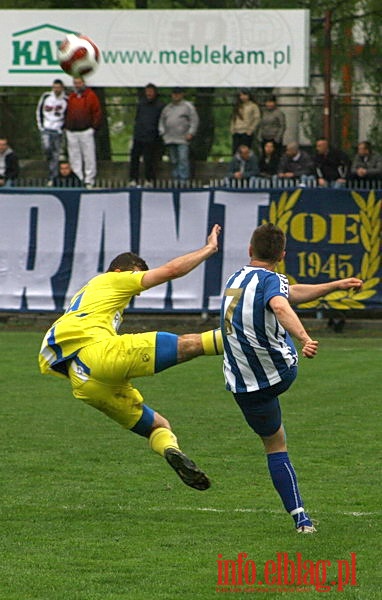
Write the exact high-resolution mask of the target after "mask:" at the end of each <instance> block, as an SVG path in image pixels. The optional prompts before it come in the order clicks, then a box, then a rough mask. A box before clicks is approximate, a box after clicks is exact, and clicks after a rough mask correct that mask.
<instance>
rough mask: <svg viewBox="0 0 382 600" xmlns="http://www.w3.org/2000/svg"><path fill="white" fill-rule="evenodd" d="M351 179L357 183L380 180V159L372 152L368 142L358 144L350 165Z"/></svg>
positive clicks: (381, 169)
mask: <svg viewBox="0 0 382 600" xmlns="http://www.w3.org/2000/svg"><path fill="white" fill-rule="evenodd" d="M351 178H352V179H355V180H358V181H365V180H368V181H370V179H378V178H382V157H381V156H380V155H379V154H377V153H376V152H374V151H373V149H372V146H371V144H370V142H360V143H359V144H358V153H357V154H356V155H355V157H354V158H353V162H352V165H351Z"/></svg>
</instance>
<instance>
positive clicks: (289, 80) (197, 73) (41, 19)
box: [0, 10, 309, 87]
mask: <svg viewBox="0 0 382 600" xmlns="http://www.w3.org/2000/svg"><path fill="white" fill-rule="evenodd" d="M0 31H1V36H0V40H1V41H0V55H1V63H0V85H2V86H49V85H51V83H52V80H53V78H55V77H57V76H59V75H60V76H62V77H63V78H64V79H65V83H69V82H70V80H69V78H68V76H66V75H64V74H63V72H62V71H61V69H60V67H59V65H58V63H57V59H56V50H57V45H59V44H60V42H61V41H62V40H63V39H64V37H65V36H66V35H67V34H68V33H83V34H85V35H87V36H89V37H90V38H91V39H93V40H94V42H95V43H96V44H97V45H98V46H99V48H100V50H101V64H100V67H99V69H98V71H97V72H96V73H95V74H94V75H93V76H92V78H91V84H92V85H93V86H110V87H132V86H144V85H146V84H147V83H148V82H153V83H155V84H156V85H158V86H162V87H171V86H174V85H182V86H187V87H190V86H199V87H203V86H204V87H205V86H207V87H211V86H213V87H237V86H245V87H251V86H256V87H285V86H289V87H300V86H307V85H308V83H309V82H308V73H309V63H308V57H309V11H306V10H1V11H0Z"/></svg>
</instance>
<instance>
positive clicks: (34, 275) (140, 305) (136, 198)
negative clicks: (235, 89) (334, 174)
mask: <svg viewBox="0 0 382 600" xmlns="http://www.w3.org/2000/svg"><path fill="white" fill-rule="evenodd" d="M381 198H382V191H378V192H374V191H372V192H365V193H362V194H360V193H357V192H350V191H346V190H331V191H328V190H320V189H316V190H314V189H313V190H311V189H304V190H302V189H297V190H288V191H277V190H272V191H269V190H267V191H250V190H248V191H230V190H224V189H208V190H193V191H188V190H184V191H182V190H178V191H174V190H163V191H162V190H161V191H155V190H150V191H143V190H113V191H103V190H101V191H92V192H88V191H82V190H49V191H44V190H36V191H31V190H28V191H26V190H25V191H23V190H17V189H14V190H12V191H8V190H7V191H6V190H2V191H1V192H0V310H3V311H13V310H15V311H20V310H21V311H27V310H30V311H62V310H63V309H64V308H65V307H67V306H68V304H69V300H70V298H71V297H72V295H73V294H74V293H75V292H76V291H77V290H78V289H79V288H80V287H82V285H83V284H84V283H86V281H88V280H89V279H90V278H91V277H93V276H95V275H96V274H97V273H100V272H103V271H105V270H106V269H107V267H108V265H109V263H110V261H111V260H112V259H113V258H114V257H115V256H116V255H117V254H120V253H121V252H125V251H130V250H131V251H133V252H136V253H137V254H139V255H141V256H142V257H143V258H144V259H145V260H146V262H147V263H148V265H149V267H156V266H158V265H160V264H163V263H164V262H166V261H168V260H170V259H171V258H174V257H175V256H178V255H180V254H184V253H186V252H189V251H190V250H194V249H196V248H199V247H201V246H203V245H204V243H205V240H206V237H207V234H208V231H209V229H210V227H211V226H212V225H213V224H214V223H220V224H221V225H222V228H223V230H222V235H221V239H220V251H219V253H218V254H216V255H214V256H213V257H212V258H210V259H209V260H208V261H207V262H206V263H204V264H203V265H201V266H200V267H199V268H197V269H195V270H194V271H192V272H191V273H190V274H188V275H187V276H186V277H184V278H181V279H178V280H175V281H173V282H171V284H168V285H162V286H159V287H157V288H153V289H150V290H148V291H147V292H145V293H144V294H142V295H141V296H139V297H136V298H135V300H134V303H133V305H132V306H131V310H134V311H138V312H144V311H169V312H173V311H179V312H194V311H197V312H201V311H217V310H219V307H220V301H221V294H222V290H223V287H224V284H225V281H226V280H227V278H228V277H229V275H230V274H231V273H233V272H234V271H236V270H237V269H238V268H240V267H241V266H242V265H244V264H246V263H247V262H248V246H249V239H250V237H251V234H252V231H253V229H254V228H255V227H257V225H259V224H261V223H262V222H264V221H269V220H270V221H271V222H273V223H275V224H277V225H279V226H280V227H281V228H282V229H283V230H285V231H286V233H287V253H286V258H285V261H283V263H282V264H280V265H279V270H280V272H284V273H286V274H287V275H288V277H289V280H290V282H291V283H295V282H299V283H321V282H326V281H331V280H334V279H339V278H345V277H351V276H357V277H361V278H362V279H363V280H364V286H363V289H362V290H361V291H359V292H356V293H354V292H353V291H337V292H334V293H332V294H329V295H328V296H327V297H326V298H325V299H324V300H323V301H321V300H319V301H314V302H311V303H308V304H305V305H300V307H299V308H304V309H305V308H312V309H317V308H318V307H320V306H324V307H328V308H333V309H340V310H347V309H352V308H354V309H365V308H377V307H379V308H381V307H382V284H381V270H380V226H381Z"/></svg>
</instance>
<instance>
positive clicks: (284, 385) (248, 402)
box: [234, 367, 297, 437]
mask: <svg viewBox="0 0 382 600" xmlns="http://www.w3.org/2000/svg"><path fill="white" fill-rule="evenodd" d="M296 376H297V367H292V368H291V369H290V370H289V373H288V374H287V376H286V377H284V378H283V380H282V381H280V382H279V383H276V384H275V385H271V386H270V387H268V388H263V389H261V390H257V391H256V392H243V393H239V394H234V398H235V400H236V402H237V403H238V405H239V406H240V408H241V411H242V413H243V415H244V417H245V420H246V421H247V423H248V425H249V426H250V427H251V428H252V429H253V431H254V432H255V433H257V434H258V435H260V436H262V437H268V436H270V435H273V434H274V433H276V431H278V430H279V429H280V426H281V408H280V402H279V399H278V396H279V395H280V394H282V393H283V392H286V390H287V389H288V388H289V387H290V386H291V385H292V383H293V381H294V380H295V379H296Z"/></svg>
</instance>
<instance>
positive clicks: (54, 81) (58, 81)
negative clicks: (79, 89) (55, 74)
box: [53, 79, 64, 87]
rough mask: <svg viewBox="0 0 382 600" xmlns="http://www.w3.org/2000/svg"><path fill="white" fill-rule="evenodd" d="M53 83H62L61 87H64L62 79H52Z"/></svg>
mask: <svg viewBox="0 0 382 600" xmlns="http://www.w3.org/2000/svg"><path fill="white" fill-rule="evenodd" d="M53 83H58V84H59V85H62V87H64V82H63V81H62V79H54V80H53Z"/></svg>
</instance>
